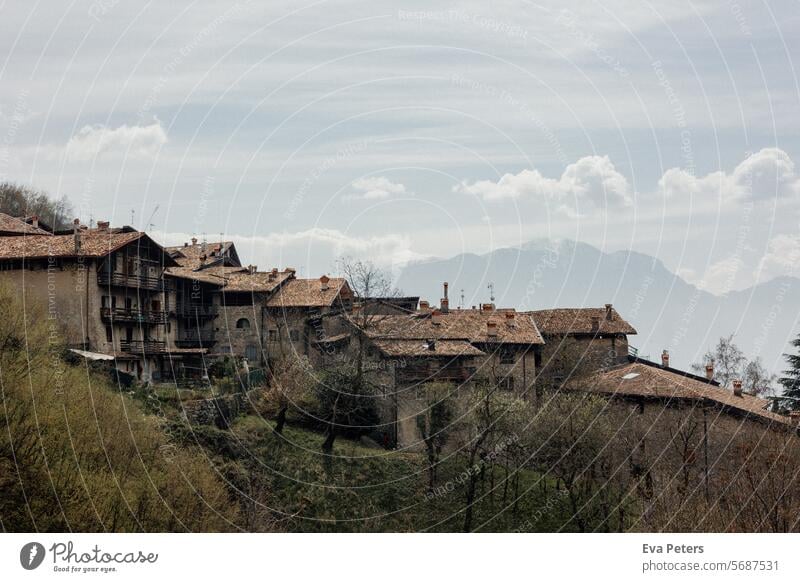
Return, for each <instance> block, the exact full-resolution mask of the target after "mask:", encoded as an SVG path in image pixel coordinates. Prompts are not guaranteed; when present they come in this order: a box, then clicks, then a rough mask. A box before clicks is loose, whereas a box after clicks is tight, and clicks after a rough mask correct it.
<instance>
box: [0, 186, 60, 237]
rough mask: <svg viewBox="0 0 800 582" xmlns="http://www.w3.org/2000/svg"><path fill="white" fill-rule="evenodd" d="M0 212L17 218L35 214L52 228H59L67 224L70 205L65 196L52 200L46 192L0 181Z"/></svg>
mask: <svg viewBox="0 0 800 582" xmlns="http://www.w3.org/2000/svg"><path fill="white" fill-rule="evenodd" d="M0 212H3V213H5V214H9V215H11V216H16V217H19V218H23V217H26V216H32V215H36V216H38V217H39V218H40V219H41V220H42V222H44V223H46V224H48V225H50V226H51V227H52V228H53V229H60V228H67V227H68V226H69V224H70V217H69V215H70V213H72V205H71V204H70V203H69V200H67V198H66V196H62V197H61V198H59V199H57V200H53V199H51V198H50V197H49V196H48V195H47V193H46V192H42V191H40V190H34V189H33V188H29V187H27V186H22V185H20V184H14V183H12V182H0Z"/></svg>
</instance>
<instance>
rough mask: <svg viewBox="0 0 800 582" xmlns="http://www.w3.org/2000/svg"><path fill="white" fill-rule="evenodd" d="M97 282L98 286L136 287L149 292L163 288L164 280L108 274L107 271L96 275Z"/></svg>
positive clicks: (144, 276) (123, 274)
mask: <svg viewBox="0 0 800 582" xmlns="http://www.w3.org/2000/svg"><path fill="white" fill-rule="evenodd" d="M97 282H98V283H100V285H114V286H117V287H136V288H138V289H149V290H151V291H161V290H162V289H163V288H164V280H163V279H161V278H160V277H148V276H147V275H129V274H125V273H118V272H112V273H109V272H107V271H102V272H100V273H98V274H97Z"/></svg>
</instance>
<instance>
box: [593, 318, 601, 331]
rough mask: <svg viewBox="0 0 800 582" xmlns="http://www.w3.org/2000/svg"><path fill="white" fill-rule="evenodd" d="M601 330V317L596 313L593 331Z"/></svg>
mask: <svg viewBox="0 0 800 582" xmlns="http://www.w3.org/2000/svg"><path fill="white" fill-rule="evenodd" d="M599 330H600V318H599V317H597V316H596V315H594V316H592V331H593V332H597V331H599Z"/></svg>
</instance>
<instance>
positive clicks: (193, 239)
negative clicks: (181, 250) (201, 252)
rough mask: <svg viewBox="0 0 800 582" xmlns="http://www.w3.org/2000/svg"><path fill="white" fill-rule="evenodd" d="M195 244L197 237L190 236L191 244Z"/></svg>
mask: <svg viewBox="0 0 800 582" xmlns="http://www.w3.org/2000/svg"><path fill="white" fill-rule="evenodd" d="M196 244H197V237H194V236H193V237H192V246H194V245H196Z"/></svg>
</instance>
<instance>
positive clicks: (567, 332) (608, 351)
mask: <svg viewBox="0 0 800 582" xmlns="http://www.w3.org/2000/svg"><path fill="white" fill-rule="evenodd" d="M529 314H530V316H531V317H533V320H534V321H535V322H536V326H537V327H538V329H539V331H540V332H541V333H542V336H543V337H544V340H545V342H546V344H547V348H546V350H545V351H546V352H547V351H552V350H556V349H559V348H560V347H562V346H563V344H565V343H566V342H567V341H568V340H572V341H574V342H577V343H578V345H580V348H581V350H582V351H583V353H584V354H585V355H587V356H589V357H591V358H592V359H593V360H594V362H595V365H596V366H597V367H598V368H604V367H608V366H612V365H615V364H617V363H623V362H626V361H627V357H628V352H629V351H630V350H631V349H632V348H630V347H629V344H628V336H629V335H635V334H636V330H635V329H634V328H633V326H632V325H631V324H630V323H628V322H627V321H625V319H623V318H622V316H620V314H619V313H617V310H616V309H614V307H613V305H611V304H610V303H607V304H606V305H605V307H601V308H594V307H588V308H567V309H541V310H538V311H531V312H529Z"/></svg>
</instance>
